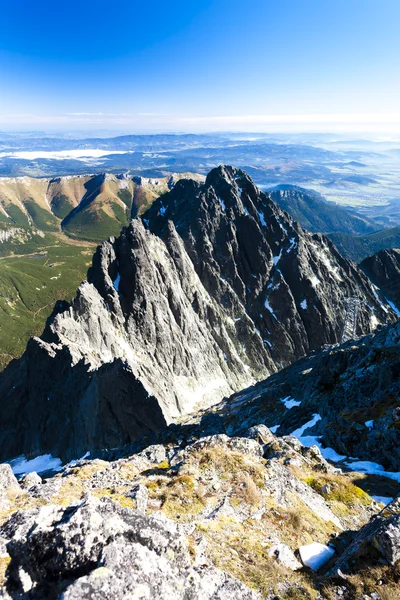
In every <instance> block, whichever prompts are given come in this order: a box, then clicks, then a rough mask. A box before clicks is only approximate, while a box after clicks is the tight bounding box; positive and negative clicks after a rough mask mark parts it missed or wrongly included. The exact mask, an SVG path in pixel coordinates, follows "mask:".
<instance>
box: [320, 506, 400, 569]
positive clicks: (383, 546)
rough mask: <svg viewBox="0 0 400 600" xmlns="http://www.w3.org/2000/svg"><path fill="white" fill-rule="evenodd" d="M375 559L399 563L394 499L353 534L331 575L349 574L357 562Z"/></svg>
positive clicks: (398, 510) (399, 518)
mask: <svg viewBox="0 0 400 600" xmlns="http://www.w3.org/2000/svg"><path fill="white" fill-rule="evenodd" d="M374 555H378V557H379V558H380V559H381V560H382V559H383V560H384V561H386V563H388V564H389V565H395V564H396V563H397V562H398V561H399V560H400V502H399V499H398V498H397V499H396V500H394V501H393V502H391V503H390V504H388V506H386V507H385V509H384V510H383V511H381V512H380V513H379V514H378V515H376V516H374V517H373V518H372V519H371V520H370V522H369V523H367V524H366V525H364V527H362V528H361V529H360V530H359V531H358V532H357V534H356V536H355V537H354V539H353V540H352V543H351V544H350V545H349V546H348V548H346V550H345V552H343V554H342V556H341V557H340V559H339V560H338V562H337V563H336V565H335V567H334V568H333V569H332V571H331V573H330V575H335V574H336V573H337V572H338V571H339V572H341V573H344V574H346V573H351V572H352V571H353V572H354V570H355V569H357V563H358V564H359V563H360V562H362V561H365V559H366V557H367V560H368V558H370V557H371V556H374Z"/></svg>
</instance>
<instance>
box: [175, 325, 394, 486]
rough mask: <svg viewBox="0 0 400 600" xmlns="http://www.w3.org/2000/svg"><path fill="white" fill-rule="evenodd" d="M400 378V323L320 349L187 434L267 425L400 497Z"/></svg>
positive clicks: (221, 407) (197, 419)
mask: <svg viewBox="0 0 400 600" xmlns="http://www.w3.org/2000/svg"><path fill="white" fill-rule="evenodd" d="M399 373H400V323H396V324H394V325H391V326H386V327H383V328H382V329H381V330H380V331H377V332H376V333H375V334H372V335H368V336H365V337H361V338H360V339H358V340H351V341H349V342H347V343H346V344H343V345H340V346H339V345H338V346H333V347H329V348H327V349H322V350H318V351H316V352H314V353H312V354H310V355H309V356H307V357H305V358H303V359H301V360H299V361H297V362H296V363H294V364H293V365H291V366H289V367H288V368H286V369H284V370H282V371H280V372H279V373H277V374H275V375H273V376H272V377H270V378H268V379H267V380H265V381H264V382H260V383H258V384H256V385H255V386H253V387H250V388H248V389H247V390H243V391H242V392H239V393H238V394H235V395H234V396H232V397H231V398H229V399H227V400H224V401H223V402H221V403H220V404H219V405H218V406H214V407H213V409H212V415H211V414H210V413H209V412H207V411H205V412H203V413H202V414H201V415H199V416H197V417H195V418H194V419H192V420H190V419H189V420H188V421H186V422H185V425H184V427H185V428H186V427H187V428H188V429H189V430H190V427H191V423H193V424H194V423H202V422H204V423H206V422H208V419H211V418H212V419H213V421H214V422H215V423H218V427H219V430H220V431H221V432H226V433H229V435H241V431H243V428H248V427H251V426H252V425H255V424H258V423H263V424H265V425H267V426H268V427H272V428H273V431H274V432H275V431H276V433H277V435H289V434H292V435H295V436H296V437H298V438H300V440H301V441H303V443H304V444H305V445H306V446H314V445H319V446H320V448H322V452H323V454H324V456H326V457H327V458H330V459H331V460H334V461H341V460H344V461H346V462H345V466H346V464H348V465H349V466H350V467H351V468H352V469H353V470H356V471H357V470H362V471H364V470H365V471H366V472H367V473H372V474H373V475H374V476H375V477H377V478H378V479H379V477H384V476H387V477H389V478H391V479H393V480H394V482H395V483H394V484H393V485H394V486H395V487H396V492H395V494H398V493H399V492H400V481H399V471H400V414H399V407H398V404H399V394H400V383H399ZM197 426H199V425H197ZM200 428H201V426H200ZM325 447H327V449H325V450H324V448H325ZM332 449H333V450H332ZM359 461H362V462H359ZM365 461H367V462H365ZM375 463H377V464H375ZM380 465H382V466H380ZM341 466H343V464H341ZM371 469H372V470H371ZM385 469H386V470H387V471H388V472H389V473H386V472H385ZM393 472H394V473H393ZM372 479H373V478H372Z"/></svg>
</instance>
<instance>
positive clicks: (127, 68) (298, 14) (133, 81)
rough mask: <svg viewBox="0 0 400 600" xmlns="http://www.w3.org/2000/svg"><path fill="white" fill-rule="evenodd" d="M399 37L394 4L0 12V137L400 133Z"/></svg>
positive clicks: (26, 6) (105, 6) (39, 6)
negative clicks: (23, 132) (33, 133)
mask: <svg viewBox="0 0 400 600" xmlns="http://www.w3.org/2000/svg"><path fill="white" fill-rule="evenodd" d="M399 31H400V1H399V0H273V1H272V0H247V1H244V0H185V1H181V0H147V1H146V0H141V1H140V2H138V1H136V0H114V1H105V0H96V1H95V0H79V1H78V0H58V1H57V0H52V1H49V0H39V1H38V2H33V1H32V0H18V1H15V2H11V1H9V2H3V3H2V6H1V18H0V128H1V129H6V128H8V129H21V128H31V129H49V130H50V129H69V128H71V129H79V128H81V129H91V128H92V129H93V130H94V129H99V128H104V129H106V128H109V129H115V130H119V131H121V130H126V131H129V132H133V131H139V130H140V131H144V130H160V131H164V130H171V131H211V130H213V131H216V130H226V129H229V130H242V131H269V130H274V131H276V130H286V131H287V130H308V129H309V130H318V129H319V130H323V131H324V130H325V131H328V130H334V129H335V128H336V129H340V128H341V127H342V128H344V129H346V128H347V127H348V128H349V129H351V128H354V127H355V128H357V127H358V128H363V127H366V126H367V128H368V126H369V127H370V129H371V130H372V129H374V128H375V129H379V128H380V127H381V128H382V130H384V129H385V130H391V129H392V128H393V127H394V128H396V127H397V128H398V129H399V130H400V117H399V113H400V35H399ZM84 113H87V114H84Z"/></svg>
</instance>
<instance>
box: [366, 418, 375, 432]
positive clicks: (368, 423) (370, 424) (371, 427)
mask: <svg viewBox="0 0 400 600" xmlns="http://www.w3.org/2000/svg"><path fill="white" fill-rule="evenodd" d="M364 425H365V427H368V429H370V430H371V429H373V427H374V421H373V419H372V420H371V421H365V423H364Z"/></svg>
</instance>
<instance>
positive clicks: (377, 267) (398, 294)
mask: <svg viewBox="0 0 400 600" xmlns="http://www.w3.org/2000/svg"><path fill="white" fill-rule="evenodd" d="M360 269H362V270H363V271H364V273H366V275H367V276H368V277H369V278H370V279H371V281H372V282H373V283H374V284H375V285H376V286H377V287H378V288H379V290H380V292H381V294H382V296H383V297H386V298H387V299H388V300H391V301H392V302H393V304H394V305H395V306H396V308H398V307H399V306H400V250H397V249H396V248H392V249H391V250H380V251H379V252H377V253H376V254H374V255H373V256H369V257H368V258H365V259H364V260H363V261H362V262H361V263H360Z"/></svg>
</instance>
